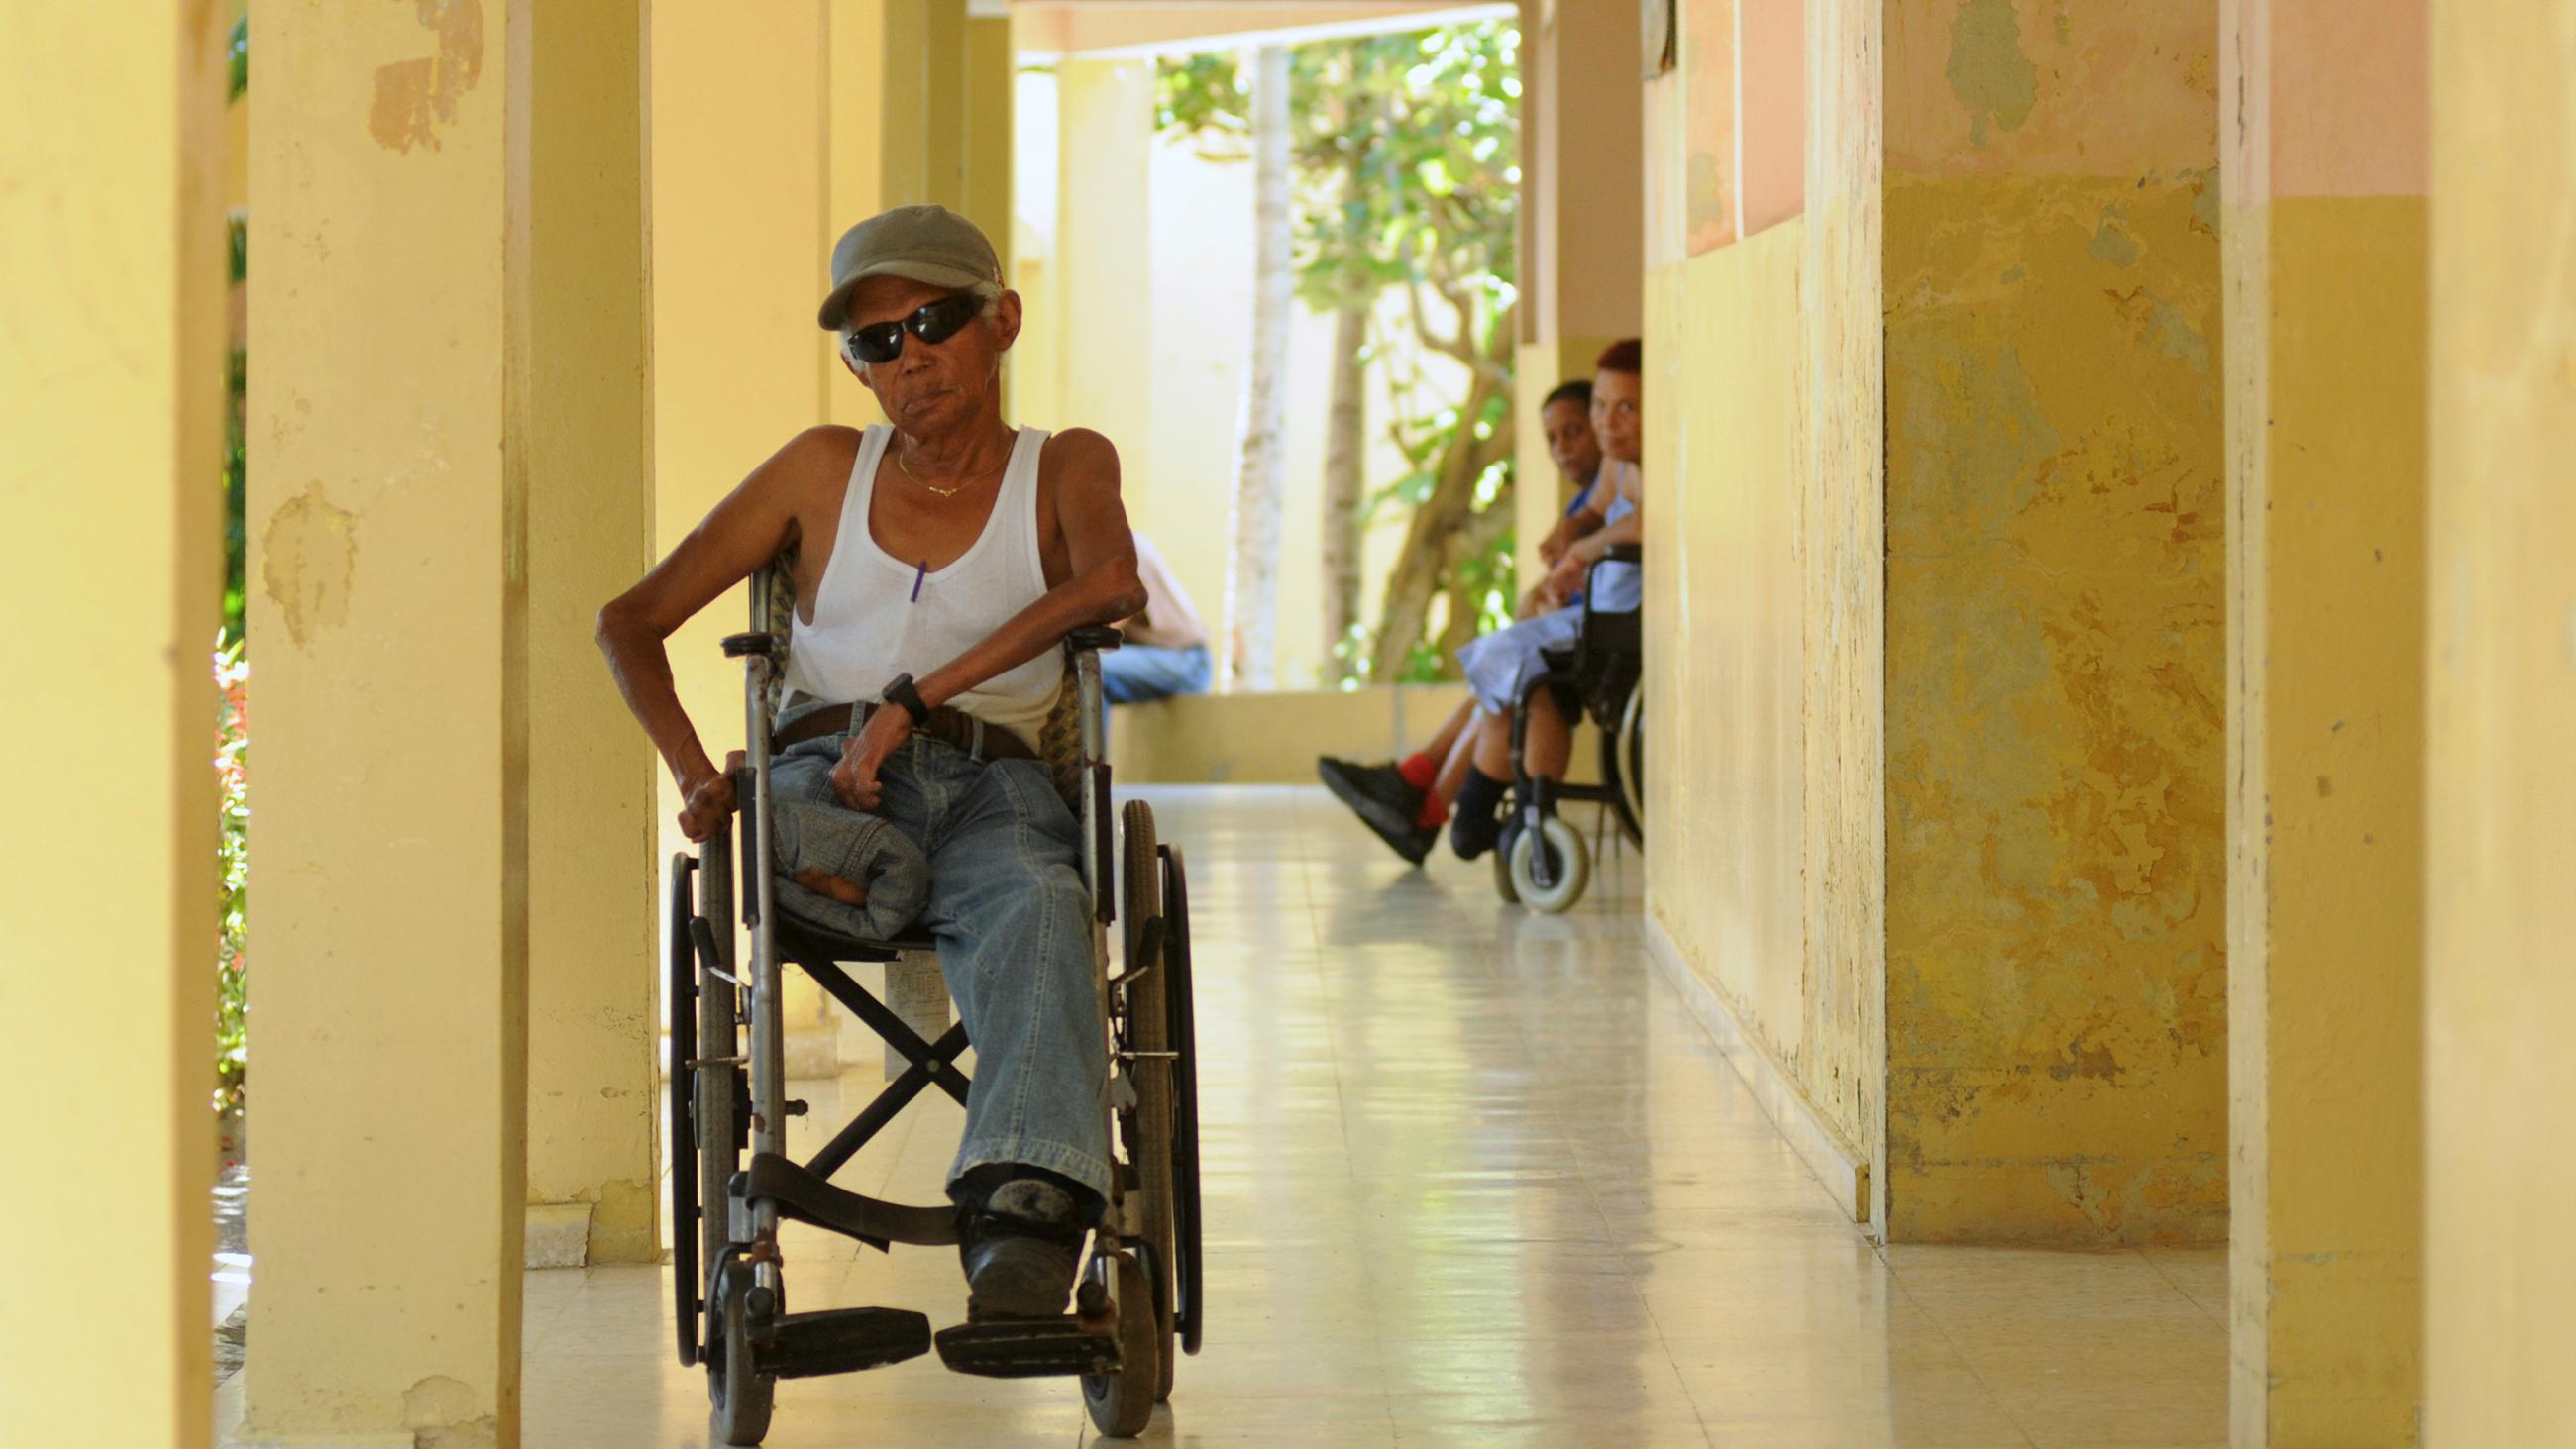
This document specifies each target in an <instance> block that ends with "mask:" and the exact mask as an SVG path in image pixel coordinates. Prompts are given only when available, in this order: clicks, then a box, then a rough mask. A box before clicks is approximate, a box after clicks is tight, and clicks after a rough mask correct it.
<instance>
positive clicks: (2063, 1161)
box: [1882, 0, 2228, 1243]
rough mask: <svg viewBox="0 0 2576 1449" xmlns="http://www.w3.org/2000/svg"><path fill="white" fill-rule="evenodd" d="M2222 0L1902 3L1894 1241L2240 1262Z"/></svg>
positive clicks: (1892, 913) (1894, 440)
mask: <svg viewBox="0 0 2576 1449" xmlns="http://www.w3.org/2000/svg"><path fill="white" fill-rule="evenodd" d="M2217 21H2218V7H2217V3H2216V0H2189V3H2172V4H2161V5H2148V6H2128V7H2119V6H2092V7H2072V8H2069V9H2055V8H2052V7H2048V6H2044V5H2037V4H2031V3H2011V0H1966V3H1964V4H1962V3H1954V0H1943V3H1938V4H1936V3H1932V0H1903V3H1898V4H1894V5H1891V6H1889V7H1888V10H1887V16H1886V44H1885V55H1884V65H1885V77H1886V79H1885V93H1884V104H1885V112H1884V114H1885V118H1886V120H1885V125H1886V130H1885V166H1886V178H1885V184H1886V221H1885V228H1886V230H1885V246H1884V251H1883V254H1882V255H1883V265H1884V268H1885V276H1884V288H1885V291H1884V298H1885V303H1886V318H1887V321H1886V349H1887V350H1886V398H1887V444H1886V458H1887V465H1886V466H1887V482H1886V528H1887V535H1886V537H1887V584H1886V619H1887V624H1886V630H1887V633H1886V672H1885V678H1886V690H1887V707H1886V708H1887V714H1886V778H1887V989H1886V1001H1887V1042H1888V1046H1887V1050H1888V1063H1887V1075H1888V1084H1887V1114H1888V1115H1887V1124H1888V1125H1887V1133H1888V1143H1887V1157H1888V1162H1889V1168H1888V1174H1887V1176H1888V1181H1887V1184H1886V1191H1887V1201H1888V1232H1889V1234H1890V1235H1891V1236H1892V1237H1897V1238H1909V1239H1916V1240H1957V1239H1980V1240H2020V1241H2030V1242H2068V1243H2087V1242H2155V1241H2170V1240H2176V1239H2183V1240H2202V1241H2209V1240H2215V1239H2217V1238H2219V1237H2221V1236H2223V1235H2224V1233H2225V1231H2226V1210H2227V1190H2228V1189H2227V1156H2226V1151H2227V1125H2226V1124H2227V1057H2226V1042H2227V1012H2226V984H2227V976H2226V944H2227V943H2226V890H2227V880H2226V840H2225V830H2224V813H2225V807H2226V800H2227V793H2226V783H2225V763H2226V760H2225V754H2226V750H2225V718H2224V701H2225V699H2226V697H2227V695H2226V686H2225V680H2224V672H2223V665H2224V628H2223V621H2224V618H2225V608H2226V602H2227V601H2226V592H2225V582H2224V581H2225V573H2226V568H2225V566H2226V553H2225V547H2226V545H2225V537H2226V526H2225V518H2224V512H2223V510H2224V503H2225V498H2224V487H2223V484H2224V478H2225V474H2224V467H2223V438H2222V428H2221V400H2222V399H2221V382H2222V377H2221V371H2220V359H2221V357H2222V356H2223V353H2222V333H2221V306H2220V292H2219V258H2218V235H2217V228H2216V223H2217V219H2218V209H2217V208H2218V195H2217V190H2216V188H2217V178H2216V175H2215V171H2216V168H2217V164H2218V138H2217V118H2218V111H2219V98H2218V94H2217V56H2216V54H2215V49H2216V41H2217V37H2218V24H2217Z"/></svg>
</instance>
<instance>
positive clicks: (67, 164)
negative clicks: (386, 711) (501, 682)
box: [0, 4, 224, 1449]
mask: <svg viewBox="0 0 2576 1449" xmlns="http://www.w3.org/2000/svg"><path fill="white" fill-rule="evenodd" d="M219 20H220V17H219V16H218V15H217V14H216V13H215V7H211V6H205V5H167V4H165V5H160V6H155V7H144V8H141V9H140V11H139V13H138V11H137V10H135V9H126V8H111V7H86V6H37V7H21V9H20V10H19V11H18V12H14V13H13V21H14V23H13V26H12V35H11V43H10V46H9V49H8V54H7V58H6V59H5V60H0V132H5V133H6V134H8V135H10V136H13V137H19V138H37V137H41V138H44V140H43V141H42V142H41V143H40V144H36V145H21V144H13V145H11V146H9V147H8V148H7V149H6V152H5V155H0V253H5V254H6V255H7V256H8V257H9V258H10V265H9V266H8V267H7V268H5V269H0V317H4V318H5V324H0V325H5V330H6V332H7V335H8V336H9V338H10V345H9V346H8V347H7V348H5V349H0V497H5V498H7V499H8V500H9V502H8V505H7V513H8V520H9V526H8V527H7V529H5V530H0V540H5V541H0V601H5V603H6V606H7V609H8V614H9V617H10V619H11V620H12V624H11V626H10V628H9V629H8V631H7V632H6V634H5V636H0V670H5V675H0V677H5V678H6V679H7V680H8V681H9V683H8V690H9V704H8V707H7V708H5V709H0V748H5V750H6V752H7V756H8V758H10V759H12V760H16V761H18V762H20V764H21V767H22V770H23V771H24V773H25V776H26V778H27V781H28V784H29V789H28V790H27V792H26V793H25V794H24V795H23V797H22V806H23V807H24V808H23V809H22V810H21V811H20V812H19V820H18V828H17V831H16V837H17V838H16V841H15V843H14V845H13V847H12V848H11V849H10V851H9V852H8V856H9V862H8V868H7V869H6V870H5V871H0V920H6V921H8V922H9V923H10V924H9V929H10V931H11V933H12V939H11V942H10V947H9V957H10V961H9V966H8V968H7V969H6V970H0V1014H5V1016H6V1019H7V1020H9V1021H12V1022H15V1023H18V1024H19V1026H20V1029H19V1030H18V1031H17V1032H15V1033H14V1039H13V1041H12V1045H11V1054H12V1056H13V1058H14V1060H13V1063H12V1067H13V1071H14V1073H15V1075H16V1076H17V1079H18V1081H19V1083H20V1086H21V1096H22V1101H21V1110H20V1111H19V1112H18V1114H17V1119H16V1121H15V1122H14V1123H13V1124H12V1127H11V1132H10V1152H11V1154H12V1156H13V1159H14V1162H15V1166H14V1167H13V1169H12V1176H11V1180H12V1182H13V1183H14V1184H15V1185H16V1190H14V1191H12V1192H10V1193H7V1194H5V1195H0V1196H5V1198H6V1201H5V1203H0V1232H5V1233H6V1234H7V1240H8V1241H10V1242H13V1243H17V1244H21V1245H24V1246H25V1248H26V1249H27V1250H26V1251H24V1252H22V1253H20V1254H19V1262H18V1265H17V1275H16V1276H17V1284H16V1289H15V1293H16V1297H17V1299H18V1306H17V1310H16V1311H15V1312H13V1313H11V1314H10V1315H9V1320H8V1323H7V1326H6V1327H0V1363H5V1364H6V1368H5V1369H0V1424H5V1425H6V1426H8V1427H7V1430H6V1434H7V1437H8V1438H9V1439H10V1440H11V1441H12V1442H13V1443H14V1442H23V1443H29V1444H35V1443H61V1444H151V1445H164V1444H166V1445H174V1446H179V1449H195V1446H201V1445H204V1444H206V1443H207V1442H208V1438H209V1402H210V1400H209V1392H210V1385H209V1373H210V1362H211V1360H210V1348H211V1339H210V1336H209V1333H208V1308H207V1300H206V1295H207V1271H208V1267H209V1258H210V1253H211V1250H212V1246H213V1244H212V1242H211V1235H210V1231H209V1228H208V1218H207V1197H206V1193H207V1189H208V1187H209V1186H210V1185H211V1183H212V1179H213V1174H214V1123H213V1121H212V1114H211V1112H210V1111H209V1109H208V1097H209V1093H210V1092H211V1091H212V1089H213V1085H214V1042H213V1037H212V1034H211V1023H212V1021H213V1012H214V991H213V981H214V955H215V908H214V884H215V881H214V858H215V840H214V820H215V792H214V785H213V777H212V774H211V771H210V769H209V766H208V760H209V759H210V757H211V755H212V753H213V749H214V720H215V692H214V690H213V688H212V686H211V682H210V680H209V677H208V667H207V656H208V652H209V650H210V649H211V648H212V646H213V643H214V637H215V629H216V626H217V623H218V618H219V616H218V611H217V603H216V601H217V598H218V595H219V594H220V592H221V589H222V583H221V579H220V574H221V568H222V561H223V553H222V547H223V544H222V517H221V509H222V504H221V501H220V500H221V497H222V494H221V490H220V488H219V487H218V480H219V477H220V470H221V465H222V449H223V416H222V409H223V392H222V379H223V348H224V262H223V255H224V252H223V245H224V244H223V212H222V193H221V184H222V179H223V134H224V132H223V125H224V70H223V60H222V56H223V47H222V43H221V40H222V26H221V25H220V23H219ZM103 1313H111V1314H113V1315H114V1318H115V1327H114V1330H113V1332H112V1334H102V1333H83V1332H79V1331H73V1330H72V1328H71V1326H72V1325H78V1324H82V1323H96V1322H98V1321H99V1318H100V1315H101V1314H103ZM111 1341H112V1342H113V1344H114V1345H115V1348H114V1350H113V1351H112V1352H102V1348H103V1345H105V1344H106V1343H109V1342H111Z"/></svg>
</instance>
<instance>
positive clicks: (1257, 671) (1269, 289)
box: [1226, 45, 1296, 689]
mask: <svg viewBox="0 0 2576 1449" xmlns="http://www.w3.org/2000/svg"><path fill="white" fill-rule="evenodd" d="M1288 139H1289V138H1288V50H1287V48H1286V47H1285V46H1278V45H1266V46H1263V47H1262V48H1261V52H1260V56H1259V59H1258V61H1257V62H1256V65H1255V69H1254V74H1253V82H1252V149H1253V162H1254V172H1253V198H1254V211H1255V215H1254V227H1255V232H1256V245H1257V247H1258V252H1257V260H1256V262H1255V266H1254V271H1253V309H1252V366H1251V371H1250V375H1249V376H1248V377H1247V379H1246V380H1245V384H1244V393H1243V460H1242V466H1241V469H1240V471H1239V472H1238V473H1237V474H1236V477H1235V489H1234V547H1233V550H1232V552H1231V553H1230V554H1229V555H1228V556H1227V559H1226V612H1227V615H1228V630H1227V633H1228V637H1229V640H1230V642H1231V644H1232V648H1231V650H1230V651H1229V654H1230V663H1231V666H1232V667H1231V670H1230V673H1231V676H1232V679H1231V683H1232V685H1233V686H1234V687H1236V688H1242V689H1270V688H1273V687H1274V686H1275V685H1276V683H1277V664H1278V642H1279V525H1280V509H1281V504H1282V495H1283V493H1284V492H1285V491H1286V490H1285V487H1284V483H1285V479H1284V478H1283V476H1282V475H1283V474H1284V473H1285V471H1286V450H1285V447H1284V441H1285V439H1284V436H1283V434H1284V432H1285V429H1286V427H1287V421H1288V392H1287V386H1286V383H1287V371H1288V305H1289V302H1290V301H1291V300H1292V299H1293V296H1294V290H1295V286H1296V274H1295V273H1294V272H1293V271H1292V270H1291V268H1290V259H1289V233H1288V219H1289V213H1288Z"/></svg>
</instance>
